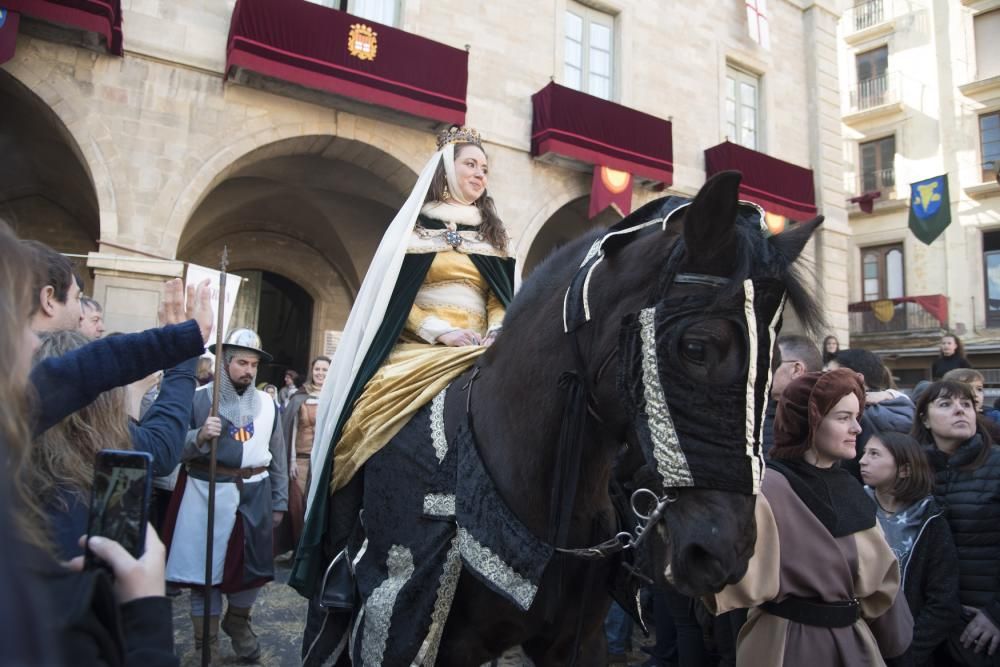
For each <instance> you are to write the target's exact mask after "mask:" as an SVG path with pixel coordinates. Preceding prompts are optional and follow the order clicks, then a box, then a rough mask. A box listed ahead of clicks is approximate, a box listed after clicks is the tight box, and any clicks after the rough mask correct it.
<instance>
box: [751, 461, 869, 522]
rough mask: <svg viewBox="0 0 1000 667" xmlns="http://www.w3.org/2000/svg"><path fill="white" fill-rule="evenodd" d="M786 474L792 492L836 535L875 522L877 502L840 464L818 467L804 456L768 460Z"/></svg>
mask: <svg viewBox="0 0 1000 667" xmlns="http://www.w3.org/2000/svg"><path fill="white" fill-rule="evenodd" d="M767 467H768V468H771V469H772V470H776V471H777V472H779V473H781V474H782V475H784V476H785V478H786V479H787V480H788V483H789V485H790V486H791V487H792V491H794V492H795V495H797V496H798V497H799V500H801V501H802V502H803V503H804V504H805V506H806V507H808V508H809V511H810V512H812V513H813V515H814V516H815V517H816V518H817V519H819V522H820V523H822V524H823V527H824V528H826V529H827V530H828V531H830V534H831V535H833V536H834V537H844V536H845V535H851V534H852V533H857V532H860V531H862V530H867V529H868V528H871V527H872V526H874V525H875V503H874V502H872V500H871V498H869V497H868V495H867V494H866V493H865V490H864V487H862V486H861V483H860V482H858V480H856V479H854V478H853V477H852V476H851V474H850V473H849V472H847V471H846V470H844V469H843V468H841V467H840V466H836V465H835V466H833V467H832V468H817V467H816V466H814V465H812V464H810V463H807V462H806V461H803V460H802V459H790V460H781V461H775V460H771V461H768V462H767Z"/></svg>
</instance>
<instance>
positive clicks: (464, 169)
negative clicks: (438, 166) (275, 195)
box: [455, 146, 489, 202]
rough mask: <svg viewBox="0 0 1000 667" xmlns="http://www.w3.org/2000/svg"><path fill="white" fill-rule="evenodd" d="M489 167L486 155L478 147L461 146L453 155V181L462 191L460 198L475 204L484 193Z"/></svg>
mask: <svg viewBox="0 0 1000 667" xmlns="http://www.w3.org/2000/svg"><path fill="white" fill-rule="evenodd" d="M488 176H489V167H488V165H487V164H486V153H484V152H483V149H481V148H479V147H478V146H462V147H461V148H460V149H459V150H458V153H457V154H456V155H455V180H457V181H458V187H459V189H461V191H462V197H463V198H464V199H465V200H466V201H469V202H475V201H476V200H477V199H479V198H480V197H482V196H483V193H484V192H486V182H487V180H488Z"/></svg>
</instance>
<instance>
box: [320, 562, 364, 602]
mask: <svg viewBox="0 0 1000 667" xmlns="http://www.w3.org/2000/svg"><path fill="white" fill-rule="evenodd" d="M357 595H358V587H357V583H356V582H355V580H354V571H353V570H352V567H351V559H350V557H349V556H348V554H347V549H343V550H341V552H340V553H338V554H337V556H336V557H335V558H334V559H333V560H332V561H331V562H330V565H329V567H327V568H326V573H325V574H324V575H323V584H322V585H321V586H320V592H319V606H320V607H322V608H323V609H354V604H355V602H356V600H357Z"/></svg>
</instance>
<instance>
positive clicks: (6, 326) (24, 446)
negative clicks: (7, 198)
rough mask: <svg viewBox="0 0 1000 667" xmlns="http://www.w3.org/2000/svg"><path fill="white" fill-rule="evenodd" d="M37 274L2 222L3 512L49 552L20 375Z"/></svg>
mask: <svg viewBox="0 0 1000 667" xmlns="http://www.w3.org/2000/svg"><path fill="white" fill-rule="evenodd" d="M34 271H35V267H34V265H33V263H32V261H31V258H30V256H29V255H28V254H27V253H26V252H25V251H24V249H23V248H22V246H21V244H20V242H19V241H18V239H17V236H15V235H14V232H13V231H12V230H11V228H10V227H8V226H7V223H5V222H4V221H3V220H0V440H2V443H0V456H3V457H5V458H6V459H7V460H6V461H5V462H4V467H5V468H6V470H5V471H2V472H0V475H7V479H2V478H0V484H7V483H9V484H10V485H11V489H12V491H13V492H12V493H11V496H10V499H11V501H12V503H11V504H12V506H11V507H9V508H2V509H0V511H9V512H10V513H11V515H12V516H13V518H14V524H15V525H16V526H17V529H18V532H19V534H20V537H21V539H23V540H24V541H25V542H26V543H28V544H31V545H33V546H36V547H39V548H42V549H47V548H48V547H49V541H48V539H47V538H46V530H45V521H44V514H43V513H42V511H41V508H40V507H39V505H38V501H37V498H36V496H35V495H34V493H33V492H32V489H31V485H30V482H29V480H28V479H27V475H26V474H25V471H26V469H28V468H29V467H30V461H31V429H30V427H29V425H28V414H29V393H28V387H27V386H26V385H25V378H23V377H18V374H17V373H16V372H15V369H16V368H18V366H19V364H20V360H21V358H22V357H23V356H24V355H25V354H27V350H25V349H24V344H25V343H24V341H25V338H24V333H25V327H26V326H27V324H28V314H29V313H30V312H31V304H32V296H33V295H32V293H31V286H32V285H33V284H34V282H35V281H34V280H33V279H32V276H33V275H34ZM4 446H5V447H4ZM4 449H5V450H6V451H4Z"/></svg>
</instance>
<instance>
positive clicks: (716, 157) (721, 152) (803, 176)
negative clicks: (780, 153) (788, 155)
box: [705, 141, 816, 220]
mask: <svg viewBox="0 0 1000 667" xmlns="http://www.w3.org/2000/svg"><path fill="white" fill-rule="evenodd" d="M729 169H733V170H736V171H740V172H743V182H742V183H741V184H740V195H741V196H742V197H744V198H746V199H748V200H749V201H752V202H754V203H756V204H759V205H760V206H761V207H763V208H764V210H766V211H770V212H771V213H777V214H778V215H783V216H785V217H786V218H791V219H792V220H806V219H808V218H811V217H813V216H815V215H816V190H815V186H814V185H813V173H812V169H806V168H805V167H800V166H798V165H795V164H792V163H791V162H785V161H784V160H779V159H778V158H774V157H771V156H770V155H765V154H764V153H758V152H757V151H755V150H751V149H749V148H744V147H743V146H740V145H739V144H734V143H732V142H730V141H724V142H722V143H721V144H719V145H718V146H713V147H712V148H707V149H705V175H706V176H712V175H713V174H717V173H718V172H720V171H726V170H729Z"/></svg>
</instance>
